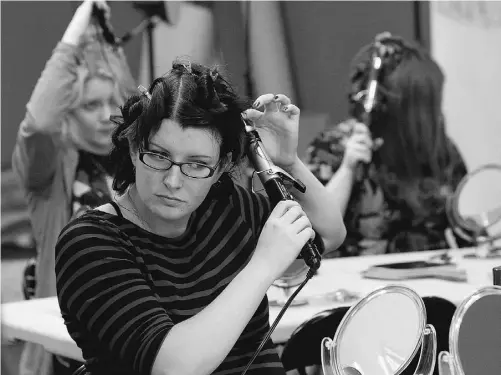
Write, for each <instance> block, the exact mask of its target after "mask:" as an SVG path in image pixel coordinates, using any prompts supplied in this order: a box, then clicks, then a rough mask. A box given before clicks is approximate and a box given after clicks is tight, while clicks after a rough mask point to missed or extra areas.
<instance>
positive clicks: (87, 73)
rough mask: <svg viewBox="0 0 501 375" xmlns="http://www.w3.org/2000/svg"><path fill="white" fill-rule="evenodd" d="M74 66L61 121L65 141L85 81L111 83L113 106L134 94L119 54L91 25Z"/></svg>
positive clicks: (129, 77)
mask: <svg viewBox="0 0 501 375" xmlns="http://www.w3.org/2000/svg"><path fill="white" fill-rule="evenodd" d="M77 64H78V66H77V68H76V79H75V81H74V85H73V90H72V94H71V98H70V99H69V103H70V104H69V106H68V112H67V115H66V116H65V118H64V119H63V128H62V131H63V132H62V133H63V134H62V136H63V139H66V140H67V139H69V138H71V136H70V134H69V124H70V122H73V121H76V119H75V118H74V116H73V113H72V112H73V110H75V109H77V108H78V107H80V105H81V104H82V100H83V97H84V93H85V88H86V84H87V82H89V80H91V79H93V78H99V79H103V80H111V82H113V85H114V94H113V99H114V100H115V102H116V103H117V106H120V105H123V104H124V103H125V101H126V99H127V98H128V97H129V96H131V95H133V94H134V93H135V92H136V85H135V82H134V79H133V77H132V76H131V74H130V71H129V67H128V65H127V61H126V58H125V55H124V54H123V51H122V50H121V49H120V48H118V49H117V48H113V47H111V46H110V45H108V44H107V43H106V42H105V41H104V39H103V38H102V35H101V31H100V29H99V28H98V27H97V26H96V25H94V24H92V23H91V24H90V25H89V27H88V28H87V30H86V32H85V34H84V35H83V36H82V38H81V41H80V43H79V45H78V53H77Z"/></svg>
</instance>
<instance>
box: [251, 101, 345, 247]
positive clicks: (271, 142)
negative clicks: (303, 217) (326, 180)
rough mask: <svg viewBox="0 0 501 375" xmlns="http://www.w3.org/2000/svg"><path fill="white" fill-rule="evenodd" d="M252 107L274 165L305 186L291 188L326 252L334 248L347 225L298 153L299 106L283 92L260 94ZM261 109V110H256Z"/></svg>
mask: <svg viewBox="0 0 501 375" xmlns="http://www.w3.org/2000/svg"><path fill="white" fill-rule="evenodd" d="M254 108H256V109H249V110H247V111H246V112H245V116H246V118H247V119H248V120H251V121H252V122H253V123H254V125H255V126H256V127H257V129H258V132H259V135H260V137H261V139H262V141H263V144H264V147H265V149H266V151H267V153H268V155H269V157H270V158H271V159H272V161H273V162H274V164H275V165H277V166H278V167H280V168H282V169H284V170H285V171H286V172H288V173H289V174H291V175H292V176H293V177H294V178H296V179H299V180H301V182H302V183H303V184H304V185H305V186H306V193H304V194H302V193H300V192H295V191H291V193H292V194H293V195H294V198H295V199H296V200H297V201H298V202H299V203H300V204H301V206H302V207H303V208H304V211H305V212H306V214H307V215H308V218H309V219H310V220H311V223H312V224H313V228H315V231H316V232H317V233H318V234H319V235H320V236H321V237H322V239H323V240H324V245H325V251H326V252H328V251H332V250H335V249H337V248H338V247H339V246H340V245H341V244H342V243H343V241H344V239H345V237H346V228H345V226H344V222H343V217H342V215H341V212H340V210H339V202H338V201H337V199H336V197H334V196H333V195H332V194H329V193H328V191H327V190H326V188H325V187H324V186H323V185H322V183H320V182H319V181H318V179H317V178H316V177H315V176H314V175H313V174H312V173H311V171H310V170H309V169H308V167H307V166H306V165H305V164H304V163H303V162H302V161H301V160H300V158H299V157H298V155H297V143H298V138H297V137H298V129H299V114H300V111H299V108H298V107H296V106H295V105H293V104H291V102H290V99H289V98H287V97H286V96H285V95H281V94H279V95H273V94H266V95H261V96H260V97H259V98H258V99H257V100H256V102H255V103H254ZM257 108H264V112H261V111H259V110H257Z"/></svg>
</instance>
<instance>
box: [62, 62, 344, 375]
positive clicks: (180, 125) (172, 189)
mask: <svg viewBox="0 0 501 375" xmlns="http://www.w3.org/2000/svg"><path fill="white" fill-rule="evenodd" d="M247 108H248V106H247V104H246V101H244V100H242V99H240V98H238V97H237V96H236V94H235V93H234V91H233V89H232V88H231V86H230V83H229V82H228V81H226V80H225V79H224V78H223V77H222V76H221V75H220V74H219V73H218V71H217V69H215V68H212V69H210V68H207V67H204V66H202V65H199V64H194V63H193V64H192V63H190V62H186V61H185V62H183V61H176V62H174V64H173V67H172V69H171V70H170V71H169V72H168V73H167V74H166V75H165V76H163V77H161V78H158V79H156V80H155V81H154V82H153V83H152V84H151V86H150V88H149V91H145V92H144V93H143V94H142V95H135V96H132V97H131V98H129V100H128V101H127V102H126V104H125V105H124V107H123V108H122V118H115V119H114V121H116V122H117V123H118V127H117V129H116V130H115V132H114V134H113V150H112V152H111V156H110V157H111V163H112V165H113V166H114V168H115V170H114V176H115V177H114V181H113V188H114V190H115V191H116V193H117V196H116V199H115V200H114V201H113V202H112V203H111V204H106V205H104V206H101V207H99V208H97V209H96V210H92V211H88V212H86V213H84V214H83V215H82V216H80V217H79V218H77V219H75V220H74V221H72V222H71V223H70V224H69V225H68V226H66V228H65V229H64V230H63V231H62V233H61V236H60V238H59V241H58V244H57V246H56V274H57V289H58V299H59V305H60V307H61V312H62V315H63V318H64V320H65V323H66V326H67V328H68V332H69V333H70V335H71V336H72V337H73V339H74V340H75V341H76V343H77V344H78V346H79V347H80V348H81V349H82V352H83V356H84V358H85V359H86V367H87V370H89V371H90V372H92V374H93V375H95V374H109V373H112V372H113V373H121V374H153V375H156V374H176V375H183V374H209V373H213V374H240V373H241V372H242V370H243V369H244V367H245V366H246V365H247V363H248V362H249V360H250V358H251V357H252V355H253V353H254V351H255V350H256V349H257V348H258V346H259V345H260V341H261V340H262V339H263V337H264V336H265V335H266V332H267V331H268V329H269V321H268V319H269V316H268V301H267V298H266V292H267V289H268V288H269V287H270V285H271V284H272V282H273V281H274V280H275V279H276V278H278V277H279V276H280V275H281V274H282V273H283V272H284V271H285V270H286V269H287V268H288V267H289V266H290V265H291V263H292V262H293V261H294V260H295V259H296V257H297V256H298V254H299V252H300V250H301V248H302V247H303V246H304V244H305V243H306V242H307V241H308V240H309V239H310V238H312V237H314V236H315V232H314V231H313V229H312V226H313V227H314V228H315V230H316V232H317V235H316V236H315V239H316V241H317V243H318V244H319V245H321V244H322V240H323V243H324V244H325V247H326V248H327V249H328V250H331V249H335V248H337V246H339V245H340V244H341V243H342V241H343V239H344V236H345V229H344V225H343V222H342V218H341V215H340V213H339V211H338V210H337V209H336V208H334V209H333V210H329V211H325V210H324V209H323V207H324V206H325V205H326V204H329V200H330V199H331V198H329V196H328V195H327V194H326V191H325V189H324V187H323V186H322V184H321V183H320V182H319V181H318V180H317V179H316V178H315V177H314V176H313V174H311V173H310V172H309V170H308V169H307V168H306V166H305V165H304V164H303V163H302V162H301V161H300V159H299V158H298V156H297V136H298V124H299V109H298V108H297V107H296V106H294V105H293V104H291V102H290V100H289V99H288V98H287V97H286V96H284V95H273V94H267V95H262V96H260V97H259V98H258V99H257V100H256V102H255V103H254V108H250V109H247ZM246 109H247V110H246ZM244 110H246V111H245V112H243V111H244ZM242 112H243V113H244V114H243V116H244V117H246V118H247V120H249V121H252V122H253V123H254V124H255V125H256V127H257V128H258V131H259V133H260V135H261V138H262V140H263V143H264V146H265V148H266V149H267V151H268V153H269V155H270V157H271V158H272V160H273V162H274V163H275V164H276V165H277V166H279V167H281V168H282V169H284V170H285V171H287V172H289V173H290V174H291V175H293V176H294V177H296V178H298V179H300V180H301V181H302V182H303V183H304V184H305V185H306V188H307V190H306V193H305V194H301V193H299V192H296V191H293V192H292V193H293V194H294V195H295V197H296V198H297V201H298V203H296V202H293V201H283V202H280V203H279V204H278V205H277V206H276V207H274V208H272V207H270V203H269V201H268V199H267V198H266V196H264V195H261V194H258V193H253V192H251V191H249V190H247V189H245V188H243V187H241V186H239V185H237V184H236V183H234V182H233V180H232V178H231V173H232V171H235V170H236V168H237V167H238V165H239V163H240V162H241V161H242V159H243V157H244V150H245V147H246V142H245V141H246V139H245V135H246V134H245V127H244V124H243V122H242V118H241V115H242ZM330 204H332V206H333V207H335V203H334V202H333V201H332V202H330ZM303 210H304V211H303ZM310 220H311V223H310ZM284 373H285V372H284V370H283V367H282V364H281V362H280V359H279V357H278V354H277V351H276V349H275V347H274V345H273V343H272V342H271V341H268V342H267V343H266V344H265V346H264V347H263V349H262V350H261V351H260V353H259V355H258V356H257V358H256V359H255V361H254V363H253V365H252V367H251V368H250V371H249V372H248V374H270V375H271V374H284Z"/></svg>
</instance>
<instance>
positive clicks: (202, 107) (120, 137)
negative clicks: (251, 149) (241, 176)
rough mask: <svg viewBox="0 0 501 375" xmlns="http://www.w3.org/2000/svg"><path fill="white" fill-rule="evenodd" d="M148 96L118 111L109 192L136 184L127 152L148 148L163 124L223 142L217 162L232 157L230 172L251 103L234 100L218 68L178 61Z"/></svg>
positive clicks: (238, 156) (134, 98) (237, 158)
mask: <svg viewBox="0 0 501 375" xmlns="http://www.w3.org/2000/svg"><path fill="white" fill-rule="evenodd" d="M148 91H149V92H150V94H151V100H150V99H148V98H147V97H146V95H133V96H131V97H130V98H129V99H128V100H127V101H126V103H125V105H124V106H123V107H121V108H120V109H121V112H122V119H121V120H120V121H115V122H116V123H117V125H118V126H117V127H116V129H115V131H114V133H113V135H112V142H113V148H112V151H111V153H110V161H111V163H112V165H113V166H114V169H115V170H114V181H113V189H114V190H115V191H117V192H118V193H119V194H123V193H124V192H125V191H126V190H127V188H128V187H129V186H130V185H131V184H133V183H134V182H135V171H134V166H133V164H132V160H131V151H133V152H134V151H137V150H138V149H141V148H144V149H147V148H148V145H149V140H150V139H151V137H152V136H153V135H154V134H155V133H156V132H157V131H158V129H159V128H160V125H161V123H162V120H164V119H170V120H173V121H176V122H178V123H179V124H180V126H181V127H183V128H187V127H193V128H200V129H206V130H209V131H211V132H212V133H213V134H214V135H215V136H216V137H217V139H219V140H220V141H221V145H220V157H221V158H224V157H225V156H226V155H227V154H228V153H230V154H231V160H229V162H230V163H231V165H232V166H233V167H235V166H237V165H238V164H239V163H240V162H241V161H242V160H243V157H244V154H245V153H244V151H245V149H244V145H245V143H244V140H245V129H244V126H243V123H242V121H241V118H240V114H241V113H242V111H244V110H245V109H247V108H248V107H249V106H250V105H249V101H248V100H247V99H243V98H240V97H238V96H237V94H236V93H235V91H234V89H233V88H232V86H231V84H230V83H229V82H228V81H227V80H226V79H225V78H223V76H222V75H221V73H220V72H219V70H218V68H217V67H212V68H209V67H206V66H204V65H201V64H197V63H192V62H189V61H186V60H181V59H177V60H175V61H174V62H173V64H172V69H171V70H170V71H169V72H168V73H167V74H165V75H164V76H162V77H160V78H157V79H155V80H154V81H153V83H152V84H151V85H150V87H149V89H148Z"/></svg>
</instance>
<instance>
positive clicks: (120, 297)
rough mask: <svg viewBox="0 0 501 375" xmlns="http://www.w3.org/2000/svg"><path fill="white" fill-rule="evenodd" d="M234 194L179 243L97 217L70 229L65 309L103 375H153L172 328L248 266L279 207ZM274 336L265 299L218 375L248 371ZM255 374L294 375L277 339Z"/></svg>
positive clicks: (61, 273) (213, 204)
mask: <svg viewBox="0 0 501 375" xmlns="http://www.w3.org/2000/svg"><path fill="white" fill-rule="evenodd" d="M230 191H231V193H229V194H228V195H226V196H224V197H218V198H217V199H210V198H207V199H206V200H205V201H204V202H203V203H202V205H201V206H200V207H199V208H198V209H197V210H196V211H195V213H194V214H193V215H192V217H191V218H190V220H189V223H188V226H187V229H186V231H185V233H184V234H183V235H181V236H179V237H176V238H165V237H162V236H158V235H156V234H153V233H151V232H148V231H146V230H144V229H142V228H140V227H138V226H136V225H134V224H132V223H131V222H130V221H128V220H126V219H125V218H123V217H122V216H121V215H118V216H117V215H112V214H108V213H105V212H102V211H97V210H93V211H89V212H87V213H85V214H83V215H82V216H80V217H79V218H77V219H75V220H73V221H72V222H70V223H69V224H68V225H67V226H66V227H65V228H64V229H63V231H62V232H61V235H60V237H59V241H58V243H57V246H56V276H57V294H58V299H59V305H60V308H61V313H62V316H63V318H64V321H65V324H66V326H67V329H68V332H69V334H70V336H71V337H72V338H73V339H74V340H75V342H76V343H77V345H78V346H79V347H80V348H81V349H82V353H83V356H84V359H85V361H86V366H87V368H88V370H89V371H91V372H92V373H93V374H94V375H95V374H112V373H120V374H150V373H151V369H152V366H153V362H154V360H155V357H156V355H157V353H158V350H159V349H160V347H161V345H162V342H163V340H164V338H165V336H166V335H167V333H168V332H169V330H170V329H171V328H172V326H173V325H175V324H177V323H179V322H182V321H184V320H185V319H188V318H190V317H192V316H194V315H195V314H197V313H198V312H199V311H201V310H202V309H203V308H204V307H206V306H207V305H209V304H210V303H211V302H212V301H213V300H214V299H215V298H216V297H217V296H218V295H219V294H220V293H221V292H222V291H223V290H224V288H225V287H226V286H227V285H228V284H229V283H230V282H231V281H232V280H233V279H234V277H235V276H236V275H237V274H238V273H239V272H240V271H241V270H242V268H243V267H244V266H245V265H246V263H247V262H248V260H249V259H250V258H251V255H252V253H253V251H254V248H255V246H256V243H257V239H258V236H259V233H260V232H261V229H262V227H263V225H264V223H265V221H266V219H267V218H268V216H269V214H270V204H269V201H268V200H267V198H266V197H265V196H263V195H260V194H254V193H252V192H250V191H248V190H246V189H244V188H242V187H240V186H238V185H236V184H233V183H231V189H230ZM268 329H269V316H268V300H267V298H266V296H265V297H264V298H263V300H262V302H261V303H260V305H259V307H258V309H257V310H256V312H255V314H254V316H253V317H252V319H251V320H250V321H249V323H248V324H247V326H246V328H245V329H244V331H243V332H242V334H241V336H240V338H239V339H238V340H237V342H236V344H235V346H234V347H233V349H232V350H231V352H230V353H229V355H228V356H227V357H226V359H225V360H224V361H223V362H222V363H221V365H220V366H219V367H218V368H217V369H216V371H215V372H214V374H218V375H227V374H240V373H241V372H242V370H243V368H244V367H245V366H246V364H247V362H248V361H249V359H250V358H251V356H252V355H253V353H254V351H255V350H256V348H257V347H258V346H259V344H260V342H261V340H262V338H263V337H264V336H265V334H266V332H267V330H268ZM207 345H210V343H209V342H208V343H207ZM251 369H255V371H254V372H253V371H249V372H248V373H249V374H251V373H259V374H266V375H272V374H273V375H275V374H284V373H285V372H284V370H283V368H282V363H281V362H280V359H279V357H278V354H277V352H276V349H275V348H274V345H273V343H272V342H271V341H268V342H267V344H266V345H265V346H264V348H263V349H262V351H261V353H260V355H259V356H258V357H257V358H256V360H255V361H254V364H253V366H252V367H251Z"/></svg>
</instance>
